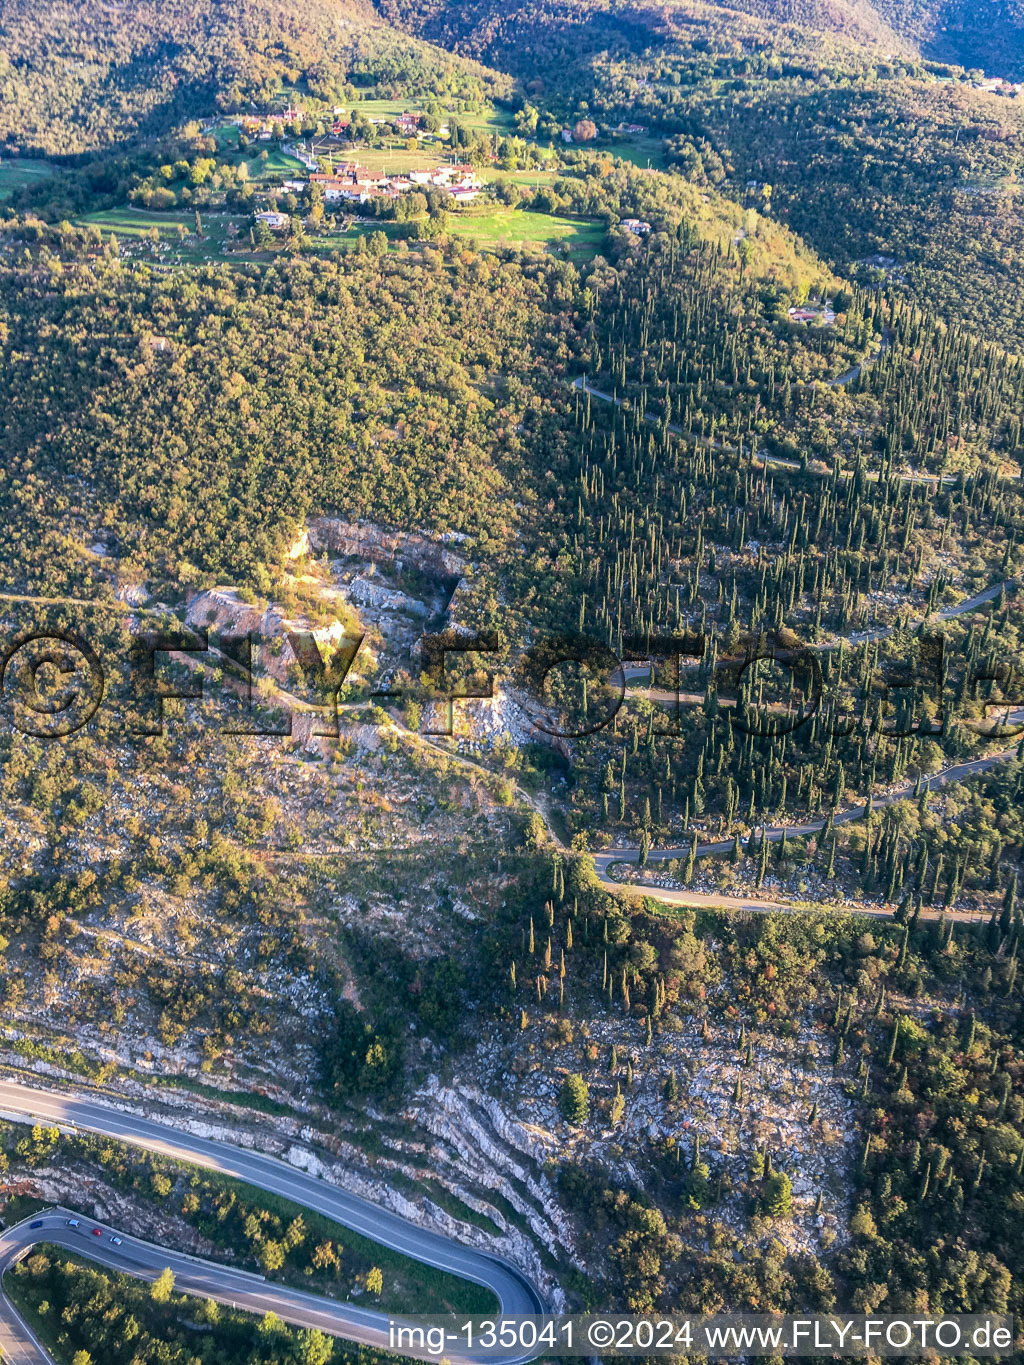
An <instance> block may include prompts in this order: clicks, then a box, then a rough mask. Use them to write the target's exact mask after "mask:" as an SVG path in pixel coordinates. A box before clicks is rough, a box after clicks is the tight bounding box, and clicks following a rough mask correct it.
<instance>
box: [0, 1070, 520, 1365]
mask: <svg viewBox="0 0 1024 1365" xmlns="http://www.w3.org/2000/svg"><path fill="white" fill-rule="evenodd" d="M0 1118H8V1119H13V1120H14V1121H15V1122H18V1123H49V1124H56V1125H58V1126H60V1127H63V1128H73V1129H79V1130H81V1131H83V1132H90V1133H100V1134H102V1135H104V1136H105V1137H109V1138H114V1139H116V1140H117V1141H119V1142H125V1143H128V1144H130V1145H132V1146H135V1147H141V1148H144V1149H145V1150H146V1151H149V1152H156V1153H158V1154H159V1155H161V1156H165V1157H168V1158H170V1159H171V1160H174V1161H181V1162H186V1163H188V1164H191V1165H193V1166H202V1167H204V1168H206V1169H207V1170H211V1171H217V1172H219V1173H221V1174H222V1175H228V1176H233V1177H234V1178H235V1179H237V1180H243V1181H245V1182H246V1183H247V1184H249V1185H253V1186H255V1187H257V1188H258V1189H261V1190H267V1191H268V1192H269V1193H271V1194H277V1195H280V1196H282V1197H283V1198H286V1199H290V1200H292V1201H293V1202H294V1203H296V1204H300V1205H301V1206H302V1207H303V1208H307V1209H312V1210H314V1211H315V1212H317V1213H319V1214H321V1215H322V1216H323V1217H325V1218H330V1219H332V1220H333V1221H334V1222H336V1223H340V1224H341V1225H342V1226H343V1227H346V1228H351V1229H352V1230H353V1231H354V1232H358V1233H360V1234H361V1235H362V1236H364V1237H368V1238H370V1239H371V1240H372V1241H374V1242H378V1243H379V1244H380V1245H381V1246H385V1247H389V1248H390V1249H391V1250H393V1251H397V1252H400V1253H401V1254H403V1255H405V1256H409V1257H411V1258H412V1259H413V1260H417V1261H422V1262H423V1263H424V1264H426V1265H430V1266H433V1267H434V1268H435V1269H437V1270H445V1271H448V1272H449V1273H450V1274H452V1275H457V1276H459V1277H461V1278H462V1279H465V1280H470V1281H472V1283H474V1284H479V1285H482V1286H484V1287H485V1288H487V1289H490V1290H491V1291H492V1292H493V1293H494V1295H495V1296H496V1298H497V1300H498V1302H499V1304H500V1305H501V1311H502V1312H503V1313H508V1314H522V1313H541V1312H544V1311H545V1303H544V1300H543V1298H542V1297H541V1294H540V1291H539V1290H538V1289H537V1288H536V1287H535V1286H534V1285H533V1284H532V1283H531V1282H530V1280H529V1279H527V1277H526V1276H525V1275H524V1274H523V1273H522V1271H520V1270H519V1269H518V1268H517V1267H516V1266H514V1265H512V1264H511V1262H508V1261H504V1260H502V1259H501V1258H500V1257H497V1256H492V1255H490V1254H489V1253H487V1252H484V1251H478V1250H476V1249H475V1248H473V1247H468V1246H463V1245H461V1244H460V1243H458V1242H453V1241H451V1240H449V1239H448V1238H447V1237H444V1236H442V1235H441V1234H440V1233H436V1232H430V1231H428V1230H426V1229H424V1228H418V1227H416V1226H415V1225H414V1224H412V1223H410V1222H407V1221H406V1219H404V1218H400V1217H399V1216H398V1214H395V1213H391V1212H390V1211H389V1210H387V1209H382V1208H378V1207H376V1206H375V1205H373V1204H371V1203H369V1202H368V1201H367V1200H365V1199H360V1198H359V1197H358V1196H357V1195H354V1194H350V1193H348V1192H347V1191H345V1190H341V1189H338V1188H337V1187H336V1186H333V1185H329V1184H328V1183H327V1182H326V1181H324V1180H321V1179H320V1178H318V1177H317V1176H314V1175H307V1174H306V1173H305V1172H303V1171H300V1170H296V1169H294V1167H291V1166H288V1165H287V1164H286V1163H285V1162H283V1161H278V1160H277V1158H276V1157H272V1156H267V1155H265V1154H264V1153H262V1152H257V1151H252V1150H249V1149H246V1148H243V1147H239V1146H235V1145H234V1144H233V1143H230V1142H224V1141H218V1140H215V1139H211V1138H203V1137H196V1136H194V1135H193V1134H191V1133H188V1132H185V1131H183V1130H182V1129H179V1128H172V1127H171V1126H170V1125H169V1124H166V1123H160V1122H157V1121H155V1120H153V1119H147V1118H143V1117H142V1116H140V1115H138V1114H133V1113H129V1112H126V1111H124V1110H121V1109H115V1108H114V1107H113V1106H112V1105H108V1104H104V1103H101V1102H99V1101H97V1100H93V1099H89V1098H85V1097H79V1096H75V1095H65V1094H60V1093H57V1092H51V1091H46V1090H38V1089H35V1088H33V1087H31V1086H27V1085H23V1084H21V1083H20V1082H18V1081H12V1080H6V1079H4V1080H0ZM90 1240H92V1239H90ZM96 1240H99V1239H96ZM162 1254H163V1255H164V1257H165V1260H164V1261H163V1262H162V1264H161V1269H162V1268H163V1265H164V1264H166V1255H167V1254H168V1253H166V1252H164V1253H162ZM232 1273H236V1272H232ZM341 1308H343V1309H344V1310H345V1311H346V1312H347V1311H348V1310H349V1308H350V1305H341ZM429 1309H430V1305H410V1306H409V1311H410V1312H412V1311H429ZM274 1311H275V1312H277V1309H276V1308H275V1310H274ZM332 1311H333V1310H332ZM282 1316H283V1315H282ZM352 1321H353V1322H355V1323H356V1324H357V1325H358V1326H359V1328H360V1330H362V1328H363V1327H365V1311H364V1310H362V1309H360V1310H358V1311H357V1316H356V1318H354V1319H352ZM346 1322H348V1319H346ZM324 1330H328V1329H327V1328H325V1329H324ZM336 1335H341V1336H348V1335H349V1333H348V1332H347V1331H345V1332H341V1331H339V1332H336ZM351 1339H352V1340H363V1339H364V1338H363V1337H358V1336H352V1337H351ZM37 1359H39V1358H38V1357H37Z"/></svg>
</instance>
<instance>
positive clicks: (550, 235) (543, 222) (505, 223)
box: [449, 205, 605, 257]
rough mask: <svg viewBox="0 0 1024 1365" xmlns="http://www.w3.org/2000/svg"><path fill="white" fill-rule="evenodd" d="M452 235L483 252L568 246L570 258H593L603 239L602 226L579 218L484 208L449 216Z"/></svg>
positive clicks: (603, 230)
mask: <svg viewBox="0 0 1024 1365" xmlns="http://www.w3.org/2000/svg"><path fill="white" fill-rule="evenodd" d="M449 226H450V228H451V230H452V232H455V233H458V235H459V236H460V237H466V238H469V239H470V240H471V241H474V242H476V244H477V245H478V246H479V247H481V248H483V249H485V250H486V248H487V247H492V248H494V247H499V246H537V247H547V248H548V249H549V250H551V249H552V248H554V247H558V246H561V245H562V244H563V243H564V244H565V245H567V246H568V248H569V251H570V252H571V253H572V254H573V255H574V256H588V257H589V256H595V255H596V254H597V253H598V251H600V249H601V245H602V243H603V242H604V238H605V229H604V225H603V224H601V223H595V222H593V221H589V220H587V219H582V218H563V217H560V216H558V215H556V214H547V213H524V212H523V211H522V210H521V209H510V208H504V207H496V206H493V205H487V206H486V207H482V208H480V209H469V210H466V211H464V212H462V213H459V214H457V215H456V214H453V215H452V218H451V220H450V223H449Z"/></svg>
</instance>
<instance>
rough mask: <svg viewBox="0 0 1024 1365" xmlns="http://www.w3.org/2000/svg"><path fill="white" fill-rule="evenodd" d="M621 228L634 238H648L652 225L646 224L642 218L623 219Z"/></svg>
mask: <svg viewBox="0 0 1024 1365" xmlns="http://www.w3.org/2000/svg"><path fill="white" fill-rule="evenodd" d="M619 226H620V227H622V228H625V230H626V231H627V232H631V233H632V234H633V236H634V237H646V236H647V235H648V233H649V232H650V231H651V225H650V223H645V222H644V220H643V219H642V218H623V220H622V222H621V223H620V224H619Z"/></svg>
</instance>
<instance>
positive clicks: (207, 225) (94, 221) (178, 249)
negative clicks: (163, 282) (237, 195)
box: [76, 208, 249, 265]
mask: <svg viewBox="0 0 1024 1365" xmlns="http://www.w3.org/2000/svg"><path fill="white" fill-rule="evenodd" d="M76 222H78V223H80V224H91V225H92V226H94V227H98V228H99V230H100V231H101V232H102V233H103V235H104V237H106V236H107V235H108V234H109V233H111V232H112V233H113V234H114V235H115V237H117V239H118V241H119V242H134V243H136V244H137V245H138V247H139V250H140V251H147V252H149V253H150V254H151V255H152V258H153V260H154V261H160V262H162V263H163V264H166V265H177V264H195V263H197V262H199V261H209V260H216V259H217V258H219V257H221V256H222V255H223V251H224V245H225V243H226V242H227V241H228V228H229V226H230V225H232V224H234V226H235V227H236V228H237V229H238V231H239V234H240V235H241V236H242V237H243V238H244V237H245V236H246V234H247V232H248V224H249V220H248V219H247V218H231V217H228V215H226V214H223V213H209V214H205V215H204V216H203V218H202V227H203V236H202V237H201V238H196V236H195V214H194V213H192V212H186V211H183V212H181V213H150V212H147V211H145V210H143V209H132V208H122V209H105V210H103V211H102V212H99V213H87V214H85V215H84V216H83V217H81V218H78V219H76ZM154 228H156V230H157V232H158V233H159V235H160V244H161V246H164V245H166V246H169V250H163V251H161V250H159V249H158V248H157V246H156V244H155V243H147V242H146V240H145V239H147V238H149V237H150V236H151V235H152V232H153V229H154ZM180 228H184V229H185V233H186V236H185V239H184V241H181V240H180V237H181V234H180V231H179V229H180Z"/></svg>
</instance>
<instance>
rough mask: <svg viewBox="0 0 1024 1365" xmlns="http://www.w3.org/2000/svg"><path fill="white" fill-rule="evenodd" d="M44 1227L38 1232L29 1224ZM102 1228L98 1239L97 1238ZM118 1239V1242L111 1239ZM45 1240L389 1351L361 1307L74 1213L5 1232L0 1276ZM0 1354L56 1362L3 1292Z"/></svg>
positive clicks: (55, 1213)
mask: <svg viewBox="0 0 1024 1365" xmlns="http://www.w3.org/2000/svg"><path fill="white" fill-rule="evenodd" d="M69 1219H78V1220H79V1226H78V1227H71V1226H69V1222H68V1220H69ZM40 1221H41V1222H42V1224H43V1226H42V1227H39V1228H34V1227H31V1226H30V1224H31V1223H37V1222H40ZM94 1229H99V1231H100V1234H101V1235H100V1236H99V1237H96V1236H94V1231H93V1230H94ZM115 1236H117V1237H119V1238H120V1244H119V1245H118V1244H115V1243H114V1242H113V1240H112V1239H113V1238H114V1237H115ZM40 1242H47V1243H49V1244H50V1245H53V1246H61V1247H67V1249H68V1250H69V1251H74V1252H76V1253H77V1254H78V1255H79V1256H85V1257H88V1259H89V1260H90V1261H94V1262H96V1263H97V1264H98V1265H101V1266H105V1267H107V1268H108V1269H110V1270H117V1271H120V1272H122V1273H123V1274H126V1275H133V1276H135V1277H137V1278H138V1279H142V1280H155V1279H156V1277H157V1276H158V1275H159V1274H160V1273H161V1272H162V1271H163V1270H165V1269H167V1268H169V1269H170V1270H171V1271H173V1273H174V1287H175V1289H176V1290H178V1291H179V1292H181V1293H184V1294H196V1295H200V1296H202V1297H203V1298H207V1299H216V1300H218V1302H220V1303H223V1304H228V1305H230V1306H231V1307H233V1308H242V1309H246V1310H247V1311H249V1312H251V1313H255V1314H257V1315H258V1316H259V1317H262V1316H263V1314H264V1313H276V1314H277V1316H278V1317H279V1318H281V1319H283V1320H284V1321H285V1322H288V1323H291V1324H292V1325H293V1326H297V1327H318V1328H319V1329H320V1330H321V1331H322V1332H328V1333H330V1335H331V1336H336V1337H344V1338H345V1339H346V1340H348V1341H358V1342H364V1343H366V1344H367V1345H371V1346H376V1347H385V1348H386V1347H387V1344H388V1317H387V1314H386V1313H379V1312H375V1311H374V1310H373V1309H370V1308H361V1307H359V1306H358V1305H357V1304H351V1303H336V1302H334V1301H332V1300H330V1299H324V1298H320V1297H318V1296H317V1295H315V1294H304V1293H302V1292H301V1291H300V1290H297V1289H289V1288H288V1287H287V1286H285V1285H278V1284H268V1283H267V1282H266V1281H265V1280H264V1279H263V1277H262V1276H260V1275H251V1274H248V1273H247V1272H245V1271H241V1270H233V1269H230V1268H229V1267H226V1266H222V1265H216V1264H214V1263H213V1262H211V1261H203V1260H200V1259H199V1258H197V1257H193V1256H185V1255H182V1254H180V1253H179V1252H176V1251H172V1250H170V1249H168V1248H166V1247H159V1246H152V1245H151V1244H150V1243H148V1242H143V1241H140V1240H138V1239H137V1238H135V1237H131V1236H129V1235H128V1234H127V1233H126V1232H121V1231H119V1230H117V1229H115V1228H112V1227H109V1226H107V1224H105V1223H98V1222H96V1221H95V1220H94V1219H92V1218H84V1217H83V1216H82V1215H81V1214H79V1213H75V1212H74V1211H73V1210H71V1209H60V1208H58V1209H51V1210H47V1211H45V1212H44V1213H38V1214H35V1215H33V1216H32V1217H31V1218H30V1219H29V1218H27V1219H25V1220H24V1221H23V1222H21V1223H19V1224H17V1226H16V1227H13V1228H9V1229H8V1230H7V1231H6V1232H4V1233H3V1234H0V1275H2V1274H3V1273H5V1272H6V1271H8V1270H9V1269H10V1268H11V1267H12V1266H13V1265H14V1263H15V1262H16V1261H18V1260H20V1259H21V1258H22V1257H23V1256H26V1255H28V1254H29V1253H30V1252H31V1250H32V1248H33V1247H34V1246H36V1245H37V1244H38V1243H40ZM0 1347H2V1350H3V1355H2V1356H0V1359H2V1360H3V1361H4V1362H5V1365H7V1362H8V1361H14V1362H18V1361H23V1362H25V1365H29V1362H31V1365H39V1362H50V1361H51V1359H52V1358H51V1356H50V1354H49V1352H48V1351H47V1350H46V1348H45V1347H44V1346H43V1345H42V1343H41V1342H39V1341H38V1339H37V1338H36V1337H35V1336H34V1335H33V1333H32V1331H31V1329H30V1328H29V1327H28V1325H27V1324H26V1323H25V1322H24V1321H23V1320H22V1319H21V1317H20V1316H19V1315H18V1314H17V1313H16V1312H15V1311H14V1309H13V1306H12V1305H11V1303H10V1300H9V1299H8V1298H7V1296H6V1294H2V1295H0Z"/></svg>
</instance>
